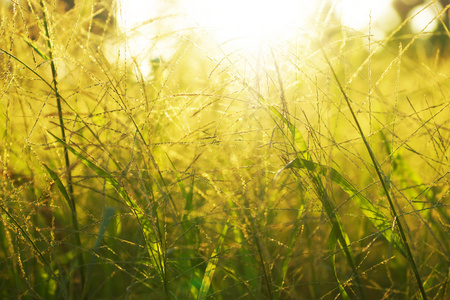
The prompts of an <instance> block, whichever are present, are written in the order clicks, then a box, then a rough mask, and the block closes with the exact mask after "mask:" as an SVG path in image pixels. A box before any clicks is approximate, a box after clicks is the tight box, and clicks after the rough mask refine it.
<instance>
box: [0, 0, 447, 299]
mask: <svg viewBox="0 0 450 300" xmlns="http://www.w3.org/2000/svg"><path fill="white" fill-rule="evenodd" d="M55 5H56V6H55ZM58 5H59V4H58V3H56V4H55V2H47V1H41V0H40V1H34V0H31V1H29V2H27V3H23V4H21V5H18V4H17V3H16V4H11V6H9V7H3V8H2V14H1V20H0V32H1V33H2V34H1V36H0V49H1V50H0V52H1V54H0V65H1V68H0V70H2V71H1V72H2V73H1V77H0V78H1V93H0V97H1V106H0V111H1V114H0V129H1V131H0V132H1V133H0V134H1V137H0V140H1V141H3V142H2V143H0V150H1V152H0V171H1V175H0V176H1V180H0V182H1V183H0V185H1V192H0V193H1V197H0V201H1V202H0V207H1V211H0V213H1V215H2V218H1V222H0V266H1V267H2V269H3V270H7V272H6V271H5V272H2V274H1V275H0V297H1V298H20V299H103V298H105V299H115V298H118V299H122V298H129V299H141V298H145V299H229V298H233V297H234V298H238V299H415V298H417V299H447V298H448V297H449V291H448V290H449V270H450V261H449V257H450V244H449V242H448V240H449V224H450V216H449V213H450V211H449V204H448V203H449V202H448V201H449V193H450V189H449V187H450V185H449V179H450V175H449V151H448V148H449V145H450V126H449V118H448V116H449V113H450V108H449V106H450V102H449V100H448V99H449V98H448V94H449V92H450V84H449V83H448V76H449V74H448V66H449V60H448V49H447V48H445V45H446V42H447V39H448V35H447V31H446V27H445V24H446V23H445V22H443V23H442V24H441V27H442V30H439V31H437V32H435V33H434V35H433V36H431V37H429V38H425V32H421V33H418V34H411V33H408V30H407V27H408V22H409V21H408V20H406V21H405V22H404V23H403V24H401V25H400V26H399V27H398V29H397V30H396V31H394V32H393V33H392V34H388V35H387V37H386V38H384V39H383V40H380V41H378V40H375V39H374V38H373V37H370V38H369V37H368V36H367V34H365V33H360V32H355V31H352V30H349V29H347V28H343V27H341V26H339V25H335V24H333V23H332V21H330V22H329V23H326V22H324V21H323V20H321V21H320V22H319V24H327V25H326V26H325V25H322V26H319V25H317V28H318V29H317V31H318V32H317V34H315V35H314V37H310V36H306V35H305V36H303V35H302V36H299V38H298V41H297V42H295V43H290V44H289V46H285V47H281V48H276V47H273V48H271V49H269V50H268V51H265V52H264V51H262V52H261V53H259V54H258V55H254V54H252V53H248V52H245V51H244V50H242V49H237V50H236V49H235V50H234V51H232V50H230V49H228V48H227V45H217V44H215V43H214V42H211V39H209V37H208V36H205V35H203V34H202V33H201V32H200V31H196V30H191V31H179V32H174V33H171V34H165V35H164V34H161V35H156V36H155V37H154V38H152V39H149V40H148V43H149V45H148V50H149V51H150V52H152V53H154V51H153V50H155V49H156V48H157V47H158V45H159V43H162V42H163V41H164V39H165V38H168V37H169V38H176V39H177V47H176V51H175V52H174V54H173V55H170V56H168V57H161V58H154V57H152V58H150V59H151V65H150V66H151V68H152V71H151V74H150V75H148V74H146V70H145V68H144V67H143V66H144V64H145V63H144V62H142V61H140V60H139V59H137V58H136V59H132V58H130V57H129V56H126V55H125V54H124V51H126V50H124V48H120V47H113V46H112V45H114V43H116V44H120V43H121V42H123V41H126V40H127V38H128V37H127V36H126V35H124V34H121V33H120V31H118V30H116V28H115V25H114V21H113V20H114V15H113V10H112V9H111V3H109V4H108V2H105V3H103V2H94V1H86V2H83V5H75V7H74V8H73V9H71V10H70V11H68V12H63V8H62V7H60V6H58ZM445 13H446V11H445V10H444V11H443V12H442V14H441V16H444V14H445ZM326 16H327V14H326V13H324V18H325V17H326ZM319 17H320V16H318V19H319ZM173 18H176V16H171V17H169V18H161V19H160V20H159V19H158V20H155V22H156V23H157V22H161V24H160V25H159V26H160V27H161V28H162V29H164V28H165V27H164V26H166V25H164V24H165V23H164V22H166V20H171V19H173ZM155 22H154V23H155ZM151 24H153V23H151ZM145 26H148V24H147V25H145V24H144V25H142V27H145ZM152 26H153V25H152ZM300 40H301V41H300ZM432 41H433V42H432ZM431 44H434V45H435V46H434V48H433V47H431ZM436 45H441V46H436ZM114 57H121V58H122V59H114Z"/></svg>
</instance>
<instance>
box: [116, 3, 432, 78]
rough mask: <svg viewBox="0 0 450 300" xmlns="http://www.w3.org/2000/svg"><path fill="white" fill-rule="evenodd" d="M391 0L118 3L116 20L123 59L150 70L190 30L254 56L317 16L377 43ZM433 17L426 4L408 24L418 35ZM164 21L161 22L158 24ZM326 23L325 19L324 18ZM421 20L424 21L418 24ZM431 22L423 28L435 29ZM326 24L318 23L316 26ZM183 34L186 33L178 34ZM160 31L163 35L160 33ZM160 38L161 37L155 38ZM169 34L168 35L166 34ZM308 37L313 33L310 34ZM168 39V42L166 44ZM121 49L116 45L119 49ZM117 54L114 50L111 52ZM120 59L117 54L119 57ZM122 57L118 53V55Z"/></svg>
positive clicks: (393, 17) (386, 28) (391, 20)
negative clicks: (155, 60)
mask: <svg viewBox="0 0 450 300" xmlns="http://www.w3.org/2000/svg"><path fill="white" fill-rule="evenodd" d="M392 2H393V0H378V1H373V0H329V1H326V0H323V1H310V0H278V1H274V0H228V1H223V0H190V1H181V0H172V1H163V0H119V6H118V10H117V20H118V24H119V26H120V29H121V31H122V32H123V33H125V35H126V38H125V45H126V49H127V50H126V51H122V52H126V55H125V56H128V57H132V58H133V59H135V60H136V62H138V63H139V65H140V67H141V71H143V73H146V74H148V73H149V72H151V63H150V62H151V61H152V60H153V59H155V58H158V59H160V58H162V59H163V60H164V56H166V57H167V58H170V55H171V54H172V53H174V51H175V50H174V48H175V47H176V46H175V45H176V43H174V42H173V41H174V39H172V40H171V39H170V37H169V36H170V34H165V33H167V32H168V33H170V32H172V33H175V35H177V34H178V35H183V34H184V32H189V30H194V31H196V32H199V33H200V32H201V33H202V34H203V33H206V36H207V37H208V38H210V39H211V41H212V43H213V45H212V46H213V47H214V46H219V45H220V46H221V47H222V46H223V47H227V48H226V49H227V50H231V51H236V50H238V51H246V52H247V53H249V54H251V53H255V51H260V50H261V47H262V46H263V45H270V47H274V46H275V47H284V46H285V42H290V41H299V40H301V39H302V38H301V34H303V33H305V32H306V33H308V34H310V35H311V33H313V32H314V31H315V30H317V28H315V27H317V25H315V24H316V22H317V20H319V19H320V18H317V16H318V15H319V14H320V13H321V14H322V15H329V14H328V11H327V10H330V9H332V8H333V9H334V10H333V15H334V18H335V19H337V20H340V22H341V24H343V25H344V26H346V27H347V28H352V29H354V30H357V31H361V32H364V33H366V34H367V33H369V28H370V32H371V35H372V36H374V37H375V39H383V38H384V37H385V36H386V34H389V32H391V31H392V30H394V29H395V28H396V27H397V26H398V25H399V24H400V23H401V20H400V18H399V16H398V14H397V12H396V11H395V9H394V8H393V6H392ZM435 15H436V6H429V7H428V8H427V9H425V10H424V11H423V12H421V13H420V14H418V15H417V16H416V17H414V19H413V20H412V21H411V29H413V30H414V31H420V30H421V29H423V28H425V27H426V26H427V24H428V22H429V21H430V20H431V19H432V18H433V17H434V16H435ZM161 20H167V21H161ZM328 20H329V19H328ZM424 22H425V23H424ZM435 24H436V22H435V23H432V24H431V25H429V26H428V28H427V29H428V30H432V29H433V28H434V27H433V26H436V25H435ZM322 25H324V26H327V24H320V26H322ZM184 30H187V31H184ZM164 31H166V32H164ZM161 36H164V37H163V38H161ZM172 36H174V35H173V34H172ZM312 36H314V34H312ZM171 41H172V42H171ZM120 47H124V44H123V43H122V44H120V45H119V47H117V48H120ZM116 51H117V50H116ZM121 55H122V54H121ZM122 57H123V55H122Z"/></svg>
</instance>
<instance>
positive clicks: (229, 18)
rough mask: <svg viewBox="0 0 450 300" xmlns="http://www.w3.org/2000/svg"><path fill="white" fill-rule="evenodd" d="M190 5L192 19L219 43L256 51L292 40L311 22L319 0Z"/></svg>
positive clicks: (200, 0) (214, 0)
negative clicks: (273, 43)
mask: <svg viewBox="0 0 450 300" xmlns="http://www.w3.org/2000/svg"><path fill="white" fill-rule="evenodd" d="M188 5H189V6H186V11H188V13H189V15H190V19H191V20H193V21H194V23H196V24H197V25H198V26H199V27H200V28H204V29H206V30H208V31H210V32H212V34H213V35H214V38H215V39H216V40H217V41H218V42H219V43H230V42H231V43H233V44H240V45H241V46H242V47H249V48H253V47H258V46H259V44H260V43H261V42H278V41H280V40H283V39H286V38H292V37H293V36H294V35H295V32H296V31H298V30H299V29H302V28H304V27H305V25H307V24H308V23H310V21H311V18H312V17H313V15H314V11H315V9H316V7H317V1H308V0H279V1H273V0H259V1H258V0H247V1H242V0H229V1H220V0H194V1H190V2H189V4H188Z"/></svg>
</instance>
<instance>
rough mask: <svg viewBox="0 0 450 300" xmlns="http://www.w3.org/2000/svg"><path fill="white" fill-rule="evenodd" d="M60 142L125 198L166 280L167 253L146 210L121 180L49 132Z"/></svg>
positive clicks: (154, 261) (159, 270) (157, 266)
mask: <svg viewBox="0 0 450 300" xmlns="http://www.w3.org/2000/svg"><path fill="white" fill-rule="evenodd" d="M49 134H50V135H52V136H53V137H54V138H55V139H56V140H57V141H58V142H59V143H61V144H62V145H63V146H64V147H65V148H66V149H68V150H69V151H70V152H72V153H73V154H74V155H75V156H76V157H77V158H78V159H80V160H81V161H82V162H83V164H85V165H86V166H87V167H88V168H90V169H91V170H92V171H94V172H95V173H97V175H99V176H100V177H102V178H103V179H104V180H105V181H106V182H108V183H109V184H110V185H111V186H112V187H113V188H114V189H115V190H116V191H117V193H118V194H119V195H120V196H121V197H122V198H123V199H124V200H125V203H126V204H127V205H128V206H129V207H130V208H131V210H132V211H133V213H134V215H135V216H136V218H137V220H138V222H139V224H140V225H141V227H142V230H143V232H144V236H145V240H146V244H147V248H148V252H149V255H150V259H151V261H152V264H153V266H154V267H155V268H156V270H157V271H158V273H159V275H160V276H161V278H162V279H163V281H165V278H166V277H165V271H166V267H165V255H164V253H163V250H162V247H161V239H160V238H159V237H158V234H157V233H156V231H155V230H153V228H152V227H153V226H152V224H151V220H149V217H148V216H147V215H146V214H145V213H144V211H143V210H142V209H141V208H140V207H139V206H138V205H137V203H136V201H135V200H134V199H133V198H132V197H131V196H130V195H129V194H128V192H127V191H126V190H125V189H124V188H123V187H122V186H121V185H120V184H119V182H118V181H117V180H116V179H115V178H114V177H113V176H112V175H111V174H110V173H108V172H106V171H105V170H103V169H102V168H100V167H99V166H97V165H96V164H94V163H93V162H92V161H90V160H89V159H87V158H86V157H84V156H83V155H81V154H80V153H79V152H78V151H76V150H75V149H73V148H72V147H71V146H69V145H67V144H66V143H65V142H64V141H62V140H61V139H60V138H58V137H57V136H55V135H54V134H52V133H51V132H49Z"/></svg>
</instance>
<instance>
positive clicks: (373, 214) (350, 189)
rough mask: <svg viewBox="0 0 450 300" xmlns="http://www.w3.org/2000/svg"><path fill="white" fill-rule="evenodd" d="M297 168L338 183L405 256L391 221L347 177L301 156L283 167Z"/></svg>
mask: <svg viewBox="0 0 450 300" xmlns="http://www.w3.org/2000/svg"><path fill="white" fill-rule="evenodd" d="M289 168H297V169H307V170H308V171H310V172H314V173H316V174H319V175H322V176H324V177H326V178H330V179H331V181H332V182H334V183H336V184H337V185H339V186H340V187H341V188H342V189H343V190H344V191H345V192H346V193H347V194H348V195H349V196H350V197H351V198H352V200H353V201H354V202H355V204H356V205H357V206H358V207H359V208H360V209H361V211H362V212H363V213H364V215H365V216H366V217H367V218H368V219H369V220H370V222H371V223H372V224H373V225H374V226H375V228H376V229H377V230H378V231H379V232H381V233H382V234H383V236H384V237H385V238H386V240H387V241H388V242H389V243H392V244H393V245H394V247H395V248H397V250H398V251H399V252H400V253H401V254H402V255H403V256H404V257H406V250H405V248H404V246H403V244H402V243H401V240H400V238H399V236H398V235H397V234H396V233H395V232H394V231H392V222H391V221H390V220H389V219H388V218H387V217H386V216H385V215H384V213H383V212H381V211H380V210H379V209H378V208H377V207H375V205H373V204H372V202H370V200H369V199H367V198H366V197H365V196H364V195H363V194H361V193H360V192H359V191H358V190H357V189H356V188H355V187H354V186H353V185H352V184H351V183H350V182H348V180H347V179H345V178H344V177H343V176H342V175H341V174H339V172H338V171H336V170H335V169H334V168H331V167H328V166H324V165H321V164H318V163H314V162H312V161H308V160H305V159H301V158H296V159H294V160H293V161H291V162H290V163H288V164H287V165H286V166H285V167H284V168H283V169H281V170H280V171H282V170H284V169H289Z"/></svg>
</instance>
